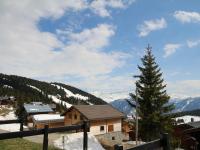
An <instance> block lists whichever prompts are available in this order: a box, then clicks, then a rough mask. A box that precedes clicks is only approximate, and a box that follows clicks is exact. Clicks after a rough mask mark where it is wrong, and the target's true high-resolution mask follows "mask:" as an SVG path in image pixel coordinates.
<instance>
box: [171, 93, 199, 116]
mask: <svg viewBox="0 0 200 150" xmlns="http://www.w3.org/2000/svg"><path fill="white" fill-rule="evenodd" d="M170 103H174V105H175V109H174V110H173V113H177V112H185V111H192V110H197V109H200V97H195V98H191V97H190V98H186V99H174V100H171V101H170Z"/></svg>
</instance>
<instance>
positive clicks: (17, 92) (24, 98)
mask: <svg viewBox="0 0 200 150" xmlns="http://www.w3.org/2000/svg"><path fill="white" fill-rule="evenodd" d="M5 95H7V96H15V97H16V99H17V101H20V102H27V103H28V102H31V101H41V102H44V103H52V102H54V103H57V104H59V103H60V104H61V103H62V104H65V103H66V104H68V103H69V104H72V105H75V104H86V105H88V104H90V105H93V104H105V103H106V102H105V101H103V100H102V99H100V98H97V97H95V96H94V95H92V94H89V93H87V92H84V91H82V90H80V89H78V88H75V87H72V86H69V85H65V84H62V83H48V82H43V81H38V80H33V79H30V78H25V77H20V76H15V75H5V74H0V96H5Z"/></svg>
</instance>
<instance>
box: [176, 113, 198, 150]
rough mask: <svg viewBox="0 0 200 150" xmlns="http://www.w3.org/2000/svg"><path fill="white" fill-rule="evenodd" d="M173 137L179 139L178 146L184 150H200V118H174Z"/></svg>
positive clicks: (188, 116)
mask: <svg viewBox="0 0 200 150" xmlns="http://www.w3.org/2000/svg"><path fill="white" fill-rule="evenodd" d="M175 120H176V124H175V126H174V132H173V134H174V136H175V137H177V138H179V139H180V142H179V143H180V145H181V147H182V148H184V149H194V150H196V149H200V145H199V143H200V117H199V116H190V115H187V116H181V117H177V118H175Z"/></svg>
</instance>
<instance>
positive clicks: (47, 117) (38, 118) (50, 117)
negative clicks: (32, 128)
mask: <svg viewBox="0 0 200 150" xmlns="http://www.w3.org/2000/svg"><path fill="white" fill-rule="evenodd" d="M32 118H33V120H34V121H35V122H48V121H49V122H54V121H64V117H63V116H60V114H39V115H33V116H32Z"/></svg>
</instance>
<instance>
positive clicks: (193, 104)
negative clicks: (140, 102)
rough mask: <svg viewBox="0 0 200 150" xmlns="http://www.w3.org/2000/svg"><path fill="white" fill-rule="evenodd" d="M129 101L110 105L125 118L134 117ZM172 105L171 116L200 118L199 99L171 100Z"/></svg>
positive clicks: (132, 106)
mask: <svg viewBox="0 0 200 150" xmlns="http://www.w3.org/2000/svg"><path fill="white" fill-rule="evenodd" d="M132 103H133V102H132V100H130V99H118V100H114V101H112V102H111V103H110V104H111V105H112V106H113V107H115V108H116V109H118V110H120V111H121V112H123V113H125V114H126V115H127V116H132V115H133V116H134V115H135V105H133V104H132ZM172 103H173V104H174V106H175V109H174V110H173V111H172V112H170V113H171V114H179V115H198V116H200V97H194V98H192V97H189V98H185V99H171V100H170V101H169V104H172Z"/></svg>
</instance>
